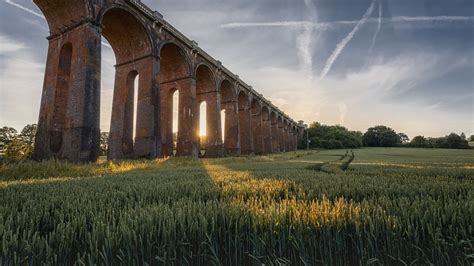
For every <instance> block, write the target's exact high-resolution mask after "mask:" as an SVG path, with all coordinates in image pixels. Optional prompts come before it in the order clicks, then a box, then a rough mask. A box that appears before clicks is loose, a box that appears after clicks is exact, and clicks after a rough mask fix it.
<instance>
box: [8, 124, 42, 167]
mask: <svg viewBox="0 0 474 266" xmlns="http://www.w3.org/2000/svg"><path fill="white" fill-rule="evenodd" d="M36 130H37V125H36V124H32V125H26V126H25V127H24V128H23V129H22V131H21V133H20V134H18V132H17V131H16V130H15V129H14V128H9V127H3V128H2V130H1V133H0V136H1V143H2V148H3V152H4V153H5V157H6V158H8V159H10V160H25V159H28V158H30V157H31V155H32V154H33V148H34V144H35V135H36Z"/></svg>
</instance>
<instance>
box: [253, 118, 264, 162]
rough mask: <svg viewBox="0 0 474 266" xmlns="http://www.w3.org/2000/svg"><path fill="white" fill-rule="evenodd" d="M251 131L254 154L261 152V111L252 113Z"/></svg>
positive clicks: (262, 150) (262, 149)
mask: <svg viewBox="0 0 474 266" xmlns="http://www.w3.org/2000/svg"><path fill="white" fill-rule="evenodd" d="M252 132H253V143H254V151H255V154H259V155H261V154H263V152H264V148H263V135H262V113H261V111H259V112H258V113H256V114H252Z"/></svg>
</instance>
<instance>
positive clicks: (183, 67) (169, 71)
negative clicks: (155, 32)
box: [159, 41, 191, 83]
mask: <svg viewBox="0 0 474 266" xmlns="http://www.w3.org/2000/svg"><path fill="white" fill-rule="evenodd" d="M159 51H160V74H159V80H160V83H165V82H171V81H175V80H178V79H182V78H185V77H190V76H191V75H190V63H189V58H188V56H187V54H186V52H185V50H184V49H183V48H182V47H181V46H179V45H178V44H176V43H175V42H172V41H168V42H165V43H163V44H161V46H160V50H159Z"/></svg>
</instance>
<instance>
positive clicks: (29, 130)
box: [20, 124, 38, 147]
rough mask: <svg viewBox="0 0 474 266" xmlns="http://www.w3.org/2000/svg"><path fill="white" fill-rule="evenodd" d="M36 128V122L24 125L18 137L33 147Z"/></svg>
mask: <svg viewBox="0 0 474 266" xmlns="http://www.w3.org/2000/svg"><path fill="white" fill-rule="evenodd" d="M37 130H38V125H36V124H31V125H26V126H25V127H24V128H23V129H22V130H21V133H20V137H21V139H22V140H23V141H24V142H25V143H26V144H28V145H30V146H31V147H34V145H35V137H36V131H37Z"/></svg>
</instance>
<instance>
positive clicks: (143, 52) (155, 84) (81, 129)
mask: <svg viewBox="0 0 474 266" xmlns="http://www.w3.org/2000/svg"><path fill="white" fill-rule="evenodd" d="M34 3H35V4H36V5H37V6H38V7H39V8H40V9H41V11H42V12H43V14H44V15H45V17H46V20H47V22H48V26H49V30H50V36H49V37H48V40H49V48H48V56H47V62H46V70H45V79H44V87H43V94H42V99H41V107H40V108H41V109H40V115H39V121H38V133H37V136H36V147H35V151H34V156H35V158H37V159H47V158H60V159H66V160H69V161H72V162H88V161H96V160H97V158H98V156H99V145H100V129H99V125H100V121H99V117H100V76H101V74H100V71H101V37H102V36H103V37H105V38H106V39H107V41H108V42H109V43H110V45H111V47H112V49H113V51H114V53H115V57H116V61H117V62H116V65H115V85H114V95H113V106H112V118H111V119H112V120H111V127H110V138H109V152H108V157H109V159H124V158H138V157H142V158H143V157H146V158H156V157H162V156H169V155H172V153H173V134H172V119H171V117H172V95H173V93H174V92H175V91H176V90H177V91H179V106H178V110H179V114H178V121H179V122H178V134H177V143H176V155H178V156H198V155H199V154H200V152H199V151H200V147H199V145H200V144H199V143H200V140H199V139H200V137H199V104H200V103H201V102H202V101H205V102H206V104H207V109H206V112H207V117H206V122H207V123H206V124H207V136H206V141H207V142H206V154H205V156H208V157H220V156H223V155H224V154H266V153H273V152H280V151H292V150H295V149H296V146H297V140H298V137H300V136H301V135H302V130H303V129H302V128H301V127H299V126H298V124H297V123H296V122H295V121H293V120H292V119H291V118H290V117H288V116H287V115H286V114H284V113H283V112H282V111H280V110H279V109H278V108H277V107H275V106H274V105H273V104H272V103H271V102H269V101H268V100H266V99H265V98H264V97H263V96H262V95H260V94H258V93H257V92H256V91H255V90H253V89H252V87H251V86H249V85H247V84H246V83H244V82H243V81H242V80H240V79H239V77H238V76H237V75H234V74H232V72H230V71H229V70H228V69H226V68H225V67H224V66H222V64H221V62H219V61H216V60H215V59H214V58H212V57H211V56H209V55H208V54H207V53H206V52H204V51H203V50H202V49H200V48H199V47H198V44H197V43H196V42H194V41H192V40H189V39H188V38H187V37H185V36H184V35H183V34H182V33H180V32H179V31H177V30H176V29H175V28H174V27H173V26H171V25H170V24H169V23H167V22H166V21H165V20H164V19H163V17H162V16H161V14H159V13H158V12H156V11H152V10H151V9H149V8H148V7H147V6H146V5H144V4H143V3H141V1H139V0H68V1H65V0H34ZM137 75H139V81H138V82H139V83H138V95H137V99H138V100H137V107H136V110H137V115H136V129H135V138H133V130H134V129H133V117H134V101H133V99H134V80H135V77H136V76H137ZM221 110H225V123H224V125H225V129H224V132H225V133H224V136H225V137H224V141H222V136H221Z"/></svg>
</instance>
